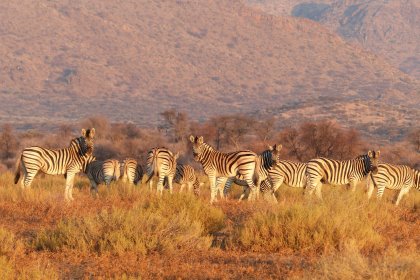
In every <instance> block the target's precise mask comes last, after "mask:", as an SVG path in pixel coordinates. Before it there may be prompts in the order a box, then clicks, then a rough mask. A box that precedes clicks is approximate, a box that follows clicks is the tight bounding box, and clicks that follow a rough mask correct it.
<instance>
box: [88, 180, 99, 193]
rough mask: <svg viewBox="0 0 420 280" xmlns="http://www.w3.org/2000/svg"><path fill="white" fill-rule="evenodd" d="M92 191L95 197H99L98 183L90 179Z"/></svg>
mask: <svg viewBox="0 0 420 280" xmlns="http://www.w3.org/2000/svg"><path fill="white" fill-rule="evenodd" d="M90 193H91V194H92V196H94V197H98V185H97V184H96V182H95V181H94V180H90Z"/></svg>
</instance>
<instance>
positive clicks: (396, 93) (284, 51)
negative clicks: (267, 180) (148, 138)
mask: <svg viewBox="0 0 420 280" xmlns="http://www.w3.org/2000/svg"><path fill="white" fill-rule="evenodd" d="M0 41H1V44H0V65H1V68H0V98H1V100H2V102H1V103H0V122H2V123H5V122H10V123H14V124H17V125H19V126H20V127H26V128H29V127H44V128H45V127H50V126H53V125H55V124H57V123H61V122H65V121H77V120H79V119H80V118H82V117H85V116H87V115H92V114H103V115H105V116H108V117H110V118H111V119H112V120H114V121H133V122H135V123H137V124H139V125H141V126H155V125H156V124H157V123H158V122H159V113H160V112H162V111H164V110H166V109H169V108H177V109H179V110H183V111H186V112H188V114H189V115H190V116H191V117H192V118H193V119H196V120H203V119H206V118H208V117H211V116H214V115H218V114H227V113H239V112H241V113H253V112H256V111H257V112H258V113H259V114H263V112H274V113H275V112H278V111H279V110H280V111H282V110H283V109H284V108H290V110H291V111H290V116H289V117H288V118H289V119H291V120H294V121H296V120H299V119H302V118H306V117H310V118H316V116H315V115H314V114H312V113H309V112H307V111H305V110H303V111H293V110H292V109H293V108H300V107H302V106H313V104H321V105H331V106H332V107H333V108H334V109H335V110H328V111H323V114H322V117H327V118H340V117H341V116H343V114H344V111H345V110H344V109H343V110H342V108H346V104H350V103H352V102H360V103H361V104H369V106H368V107H367V109H368V110H372V112H373V111H375V110H379V111H380V110H382V109H381V108H387V107H386V106H390V105H391V104H392V106H396V108H398V110H400V111H399V112H405V111H409V112H412V114H414V117H415V120H416V116H417V117H418V116H419V108H418V107H419V106H418V101H419V100H418V96H419V95H418V94H419V88H420V87H419V82H418V81H416V80H415V79H413V78H410V76H408V75H406V74H404V73H402V72H401V71H399V70H398V69H397V68H395V67H393V66H391V65H390V64H389V63H388V62H386V61H385V60H383V59H381V58H380V57H378V56H376V55H373V54H371V53H369V52H367V51H364V50H363V49H362V48H359V47H357V46H354V45H352V44H349V43H347V42H346V41H345V40H342V39H341V38H340V37H339V36H338V35H335V34H334V33H332V32H330V31H328V30H327V29H326V28H324V27H323V26H322V25H321V24H317V23H314V22H313V21H310V20H307V19H301V18H292V17H283V16H275V15H269V14H267V13H265V12H262V11H261V10H259V9H255V8H253V7H249V6H247V5H244V4H243V2H241V1H231V0H213V1H211V0H205V1H187V0H185V1H182V0H178V1H158V0H143V1H135V0H127V1H121V2H118V4H116V3H115V1H111V0H101V1H65V0H61V1H36V2H34V1H29V0H21V1H14V0H13V1H7V2H3V3H0ZM313 100H318V101H317V102H318V103H313ZM317 106H318V105H317ZM276 108H277V109H276ZM322 108H323V107H319V106H318V107H315V108H314V110H315V111H317V112H320V111H322V110H323V109H322ZM361 108H365V107H361ZM352 111H353V112H354V113H355V114H356V115H357V116H361V118H363V116H364V115H366V112H365V111H364V109H363V110H358V108H356V110H352ZM269 114H270V113H269ZM401 114H402V115H403V121H404V125H409V124H411V123H412V121H411V119H410V118H409V116H406V115H404V113H401ZM317 116H318V115H317ZM369 116H370V117H369V119H368V120H367V121H368V122H375V121H379V120H380V121H384V122H386V121H387V120H388V119H387V117H388V114H385V116H384V118H385V120H383V119H382V117H381V118H379V117H375V116H376V115H375V114H373V116H371V115H369ZM412 116H413V115H411V117H412ZM278 117H279V121H283V119H282V117H281V115H278ZM417 120H418V119H417ZM284 124H286V123H284ZM348 124H350V123H344V125H348ZM389 125H394V124H389ZM395 125H397V124H395ZM364 127H365V124H363V127H362V128H364Z"/></svg>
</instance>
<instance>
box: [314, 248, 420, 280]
mask: <svg viewBox="0 0 420 280" xmlns="http://www.w3.org/2000/svg"><path fill="white" fill-rule="evenodd" d="M419 272H420V263H419V261H418V254H416V253H413V252H398V251H397V250H396V249H395V248H390V249H388V250H386V251H385V252H383V254H380V255H377V256H370V257H367V256H365V255H363V254H362V253H361V252H360V251H359V250H358V249H357V245H356V244H355V243H354V242H351V243H348V244H346V246H345V247H344V249H343V250H342V251H341V252H335V253H333V254H330V255H325V256H322V257H321V258H320V260H319V262H318V263H317V265H316V267H315V271H314V272H311V274H310V275H309V274H308V275H307V277H308V278H311V279H321V278H322V279H378V280H379V279H390V280H392V279H395V280H400V279H416V278H418V275H419Z"/></svg>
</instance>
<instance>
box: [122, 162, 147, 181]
mask: <svg viewBox="0 0 420 280" xmlns="http://www.w3.org/2000/svg"><path fill="white" fill-rule="evenodd" d="M122 167H123V172H122V174H123V175H122V176H123V177H122V180H123V182H129V183H131V184H134V185H137V184H138V182H141V180H142V178H143V168H142V167H141V165H140V164H139V163H138V162H137V160H135V159H132V158H127V159H125V160H124V161H123V164H122Z"/></svg>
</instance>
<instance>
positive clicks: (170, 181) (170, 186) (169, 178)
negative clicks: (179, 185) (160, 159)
mask: <svg viewBox="0 0 420 280" xmlns="http://www.w3.org/2000/svg"><path fill="white" fill-rule="evenodd" d="M173 179H174V178H173V177H170V176H168V185H169V192H170V193H171V194H172V193H173V188H172V182H173Z"/></svg>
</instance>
